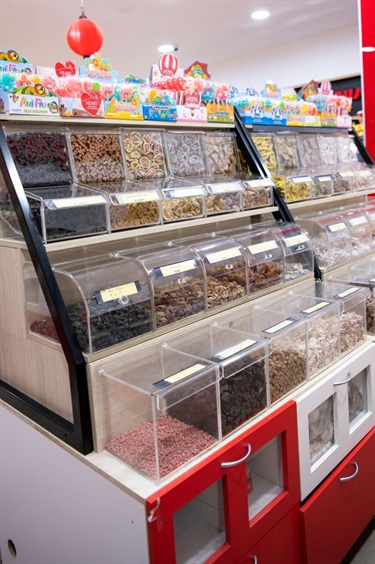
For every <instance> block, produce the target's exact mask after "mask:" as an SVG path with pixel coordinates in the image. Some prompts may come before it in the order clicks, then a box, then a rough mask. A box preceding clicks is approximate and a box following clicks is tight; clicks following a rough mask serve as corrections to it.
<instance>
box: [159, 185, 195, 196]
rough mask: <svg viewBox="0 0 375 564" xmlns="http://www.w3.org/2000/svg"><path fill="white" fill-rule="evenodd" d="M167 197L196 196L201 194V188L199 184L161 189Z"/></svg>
mask: <svg viewBox="0 0 375 564" xmlns="http://www.w3.org/2000/svg"><path fill="white" fill-rule="evenodd" d="M163 192H164V194H165V195H166V196H167V198H170V199H171V198H172V199H175V198H196V197H197V196H198V197H202V196H203V188H202V187H201V186H192V187H191V188H174V189H170V190H163Z"/></svg>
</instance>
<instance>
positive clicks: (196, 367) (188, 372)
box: [153, 362, 206, 388]
mask: <svg viewBox="0 0 375 564" xmlns="http://www.w3.org/2000/svg"><path fill="white" fill-rule="evenodd" d="M203 368H206V365H205V364H201V363H199V362H197V363H196V364H193V365H192V366H189V368H185V369H184V370H180V371H179V372H176V373H175V374H172V375H171V376H168V377H167V378H164V379H163V380H158V381H157V382H154V383H153V386H155V387H156V388H167V387H168V386H170V385H171V384H176V382H180V381H181V380H183V379H184V378H187V377H188V376H192V375H193V374H197V373H198V372H200V371H201V370H203Z"/></svg>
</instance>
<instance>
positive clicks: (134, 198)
mask: <svg viewBox="0 0 375 564" xmlns="http://www.w3.org/2000/svg"><path fill="white" fill-rule="evenodd" d="M115 197H116V200H117V202H118V203H119V204H141V203H143V202H155V201H157V200H158V199H159V196H158V193H157V191H156V190H145V191H144V192H129V193H127V194H115Z"/></svg>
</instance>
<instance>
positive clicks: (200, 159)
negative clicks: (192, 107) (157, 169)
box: [165, 131, 207, 177]
mask: <svg viewBox="0 0 375 564" xmlns="http://www.w3.org/2000/svg"><path fill="white" fill-rule="evenodd" d="M165 138H166V148H167V160H168V168H169V171H170V173H171V174H172V175H174V176H177V177H178V176H180V177H186V176H202V175H204V174H206V172H207V166H206V159H205V154H204V149H203V133H202V132H200V131H194V132H182V131H173V132H172V131H166V133H165Z"/></svg>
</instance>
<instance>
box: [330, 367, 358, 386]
mask: <svg viewBox="0 0 375 564" xmlns="http://www.w3.org/2000/svg"><path fill="white" fill-rule="evenodd" d="M353 378H354V374H352V373H351V372H350V370H349V372H348V378H347V379H346V380H341V382H334V383H333V385H334V386H341V384H347V383H348V382H350V380H352V379H353Z"/></svg>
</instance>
